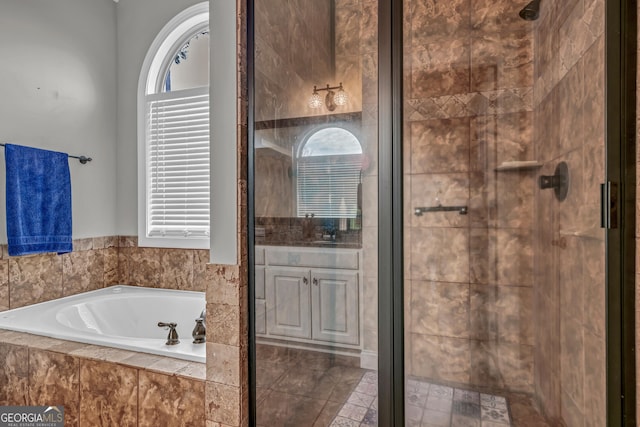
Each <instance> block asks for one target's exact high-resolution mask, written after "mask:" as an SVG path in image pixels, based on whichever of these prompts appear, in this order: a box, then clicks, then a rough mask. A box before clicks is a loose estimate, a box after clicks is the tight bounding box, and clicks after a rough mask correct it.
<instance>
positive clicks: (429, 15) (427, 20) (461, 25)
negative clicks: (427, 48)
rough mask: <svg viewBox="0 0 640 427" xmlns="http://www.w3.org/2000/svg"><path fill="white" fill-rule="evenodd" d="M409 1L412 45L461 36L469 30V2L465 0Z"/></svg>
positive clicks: (416, 45) (418, 45)
mask: <svg viewBox="0 0 640 427" xmlns="http://www.w3.org/2000/svg"><path fill="white" fill-rule="evenodd" d="M408 3H409V10H408V13H409V16H410V20H411V27H410V28H411V46H413V47H414V48H415V47H420V46H422V45H423V44H424V43H427V42H429V41H432V40H433V39H434V38H442V37H460V36H464V35H465V34H467V33H468V32H469V4H468V2H467V1H465V0H452V1H448V2H440V1H437V0H412V1H410V2H408Z"/></svg>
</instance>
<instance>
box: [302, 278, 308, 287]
mask: <svg viewBox="0 0 640 427" xmlns="http://www.w3.org/2000/svg"><path fill="white" fill-rule="evenodd" d="M302 283H304V284H305V285H306V284H308V283H309V279H307V278H306V277H303V278H302Z"/></svg>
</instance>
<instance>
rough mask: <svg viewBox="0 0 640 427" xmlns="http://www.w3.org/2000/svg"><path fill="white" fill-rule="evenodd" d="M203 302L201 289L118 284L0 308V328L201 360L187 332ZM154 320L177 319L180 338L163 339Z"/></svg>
mask: <svg viewBox="0 0 640 427" xmlns="http://www.w3.org/2000/svg"><path fill="white" fill-rule="evenodd" d="M205 303H206V301H205V295H204V293H203V292H190V291H175V290H168V289H154V288H143V287H136V286H124V285H118V286H112V287H108V288H104V289H99V290H96V291H90V292H85V293H82V294H78V295H73V296H69V297H65V298H60V299H56V300H53V301H48V302H43V303H40V304H34V305H30V306H27V307H21V308H16V309H13V310H8V311H3V312H0V329H9V330H13V331H19V332H27V333H30V334H36V335H44V336H47V337H53V338H59V339H64V340H70V341H78V342H82V343H87V344H97V345H104V346H108V347H116V348H122V349H126V350H133V351H139V352H143V353H151V354H157V355H161V356H169V357H176V358H179V359H184V360H190V361H193V362H203V363H204V361H205V353H206V350H205V344H193V343H192V341H193V339H192V337H191V332H192V331H193V327H194V326H195V319H196V318H197V317H199V316H200V313H201V312H202V310H203V309H204V308H205ZM158 322H167V323H169V322H175V323H177V324H178V326H177V328H176V330H177V331H178V336H179V339H180V344H177V345H166V344H165V342H166V339H167V335H168V331H167V330H166V329H164V328H159V327H158Z"/></svg>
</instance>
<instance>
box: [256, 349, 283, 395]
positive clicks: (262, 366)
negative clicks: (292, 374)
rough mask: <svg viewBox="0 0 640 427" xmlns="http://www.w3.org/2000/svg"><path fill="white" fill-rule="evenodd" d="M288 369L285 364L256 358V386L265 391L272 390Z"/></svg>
mask: <svg viewBox="0 0 640 427" xmlns="http://www.w3.org/2000/svg"><path fill="white" fill-rule="evenodd" d="M287 369H288V365H287V364H285V363H276V362H270V361H266V360H261V359H260V358H258V357H256V385H257V386H258V387H261V388H265V389H270V388H272V387H273V386H274V385H275V384H276V383H277V381H278V380H279V379H280V377H282V376H283V375H284V374H285V373H286V371H287Z"/></svg>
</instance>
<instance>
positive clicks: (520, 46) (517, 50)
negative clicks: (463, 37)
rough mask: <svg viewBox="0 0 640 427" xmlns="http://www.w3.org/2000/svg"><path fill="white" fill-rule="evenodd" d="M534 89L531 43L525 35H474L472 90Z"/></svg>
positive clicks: (472, 47)
mask: <svg viewBox="0 0 640 427" xmlns="http://www.w3.org/2000/svg"><path fill="white" fill-rule="evenodd" d="M530 86H533V40H532V37H531V33H529V32H527V31H518V32H509V33H503V34H500V33H492V34H479V33H478V34H474V36H473V37H472V39H471V90H472V91H474V92H475V91H477V92H480V91H485V90H496V89H504V88H518V87H530Z"/></svg>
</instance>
